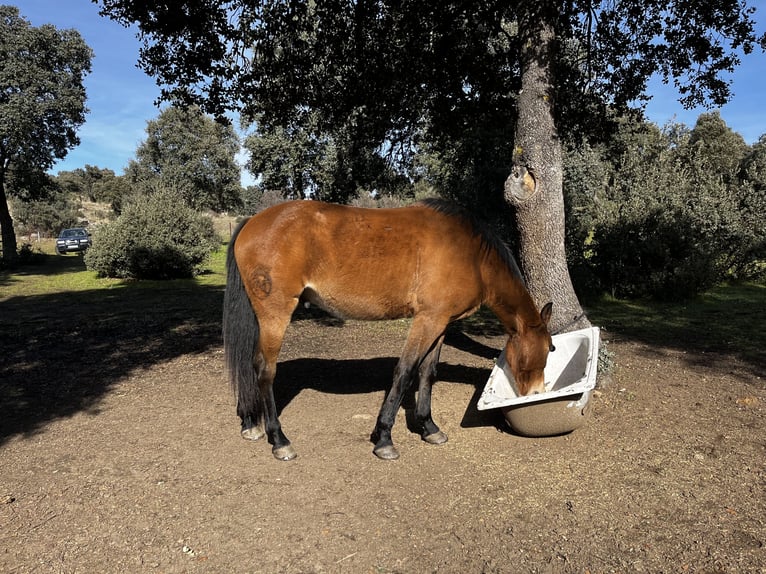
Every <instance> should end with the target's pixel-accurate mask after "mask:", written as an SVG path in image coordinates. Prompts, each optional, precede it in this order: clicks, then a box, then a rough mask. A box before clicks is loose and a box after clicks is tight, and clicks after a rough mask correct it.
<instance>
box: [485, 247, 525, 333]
mask: <svg viewBox="0 0 766 574" xmlns="http://www.w3.org/2000/svg"><path fill="white" fill-rule="evenodd" d="M482 275H483V276H484V281H485V285H484V288H485V297H484V303H485V304H486V305H487V307H489V308H490V309H491V310H492V312H493V313H494V314H495V315H496V316H497V318H498V319H499V320H500V322H501V323H502V324H503V326H504V327H505V329H506V331H508V332H509V333H513V332H515V331H517V330H518V329H519V326H520V325H519V322H520V321H521V322H523V323H524V324H533V323H535V322H536V321H537V319H538V316H537V309H536V308H535V304H534V302H533V301H532V297H531V296H530V294H529V291H527V288H526V287H525V286H524V283H523V281H522V280H521V278H520V277H519V276H517V275H516V274H515V273H514V272H512V271H511V270H509V269H508V268H507V266H506V265H504V264H500V263H499V261H494V262H493V261H492V260H489V261H488V262H487V263H486V264H485V265H484V269H483V270H482Z"/></svg>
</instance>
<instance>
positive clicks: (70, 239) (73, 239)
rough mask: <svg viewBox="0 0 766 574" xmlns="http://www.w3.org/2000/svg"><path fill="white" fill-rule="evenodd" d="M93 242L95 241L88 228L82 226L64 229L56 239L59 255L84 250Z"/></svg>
mask: <svg viewBox="0 0 766 574" xmlns="http://www.w3.org/2000/svg"><path fill="white" fill-rule="evenodd" d="M92 244H93V242H92V241H91V239H90V233H88V230H87V229H83V228H82V227H75V228H73V229H64V230H62V231H61V233H59V236H58V239H56V251H58V252H59V255H64V254H65V253H77V252H83V251H85V250H86V249H88V247H90V246H91V245H92Z"/></svg>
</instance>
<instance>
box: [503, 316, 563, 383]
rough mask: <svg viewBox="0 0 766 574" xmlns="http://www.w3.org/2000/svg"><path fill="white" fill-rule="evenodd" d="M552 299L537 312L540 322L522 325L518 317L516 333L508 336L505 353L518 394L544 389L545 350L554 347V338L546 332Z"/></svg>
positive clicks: (546, 353) (546, 352)
mask: <svg viewBox="0 0 766 574" xmlns="http://www.w3.org/2000/svg"><path fill="white" fill-rule="evenodd" d="M552 308H553V303H548V304H547V305H546V306H545V307H543V310H542V311H541V312H540V319H541V321H540V322H539V323H535V324H532V325H525V324H524V323H523V321H519V327H518V329H517V330H516V332H515V333H511V335H510V337H508V343H506V346H505V356H506V359H507V360H508V365H509V366H510V367H511V372H512V373H513V377H514V378H515V379H516V389H517V390H518V391H519V393H520V394H521V395H531V394H535V393H543V392H545V375H544V374H543V370H544V369H545V363H546V362H547V361H548V352H549V351H553V350H554V349H553V341H552V340H551V335H550V333H549V332H548V323H549V322H550V320H551V310H552Z"/></svg>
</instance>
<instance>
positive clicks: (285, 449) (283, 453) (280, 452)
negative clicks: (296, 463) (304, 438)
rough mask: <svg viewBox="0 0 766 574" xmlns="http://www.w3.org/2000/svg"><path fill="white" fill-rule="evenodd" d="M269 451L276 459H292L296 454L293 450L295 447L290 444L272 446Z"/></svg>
mask: <svg viewBox="0 0 766 574" xmlns="http://www.w3.org/2000/svg"><path fill="white" fill-rule="evenodd" d="M271 452H272V453H273V454H274V458H276V459H277V460H292V459H294V458H295V457H296V456H298V453H297V452H295V449H294V448H293V445H291V444H288V445H285V446H280V447H279V448H273V449H272V450H271Z"/></svg>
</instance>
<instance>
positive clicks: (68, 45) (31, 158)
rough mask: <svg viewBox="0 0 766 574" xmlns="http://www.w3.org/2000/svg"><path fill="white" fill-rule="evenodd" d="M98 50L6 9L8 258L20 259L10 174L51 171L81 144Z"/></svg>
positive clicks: (1, 36)
mask: <svg viewBox="0 0 766 574" xmlns="http://www.w3.org/2000/svg"><path fill="white" fill-rule="evenodd" d="M92 57H93V52H92V51H91V49H90V48H89V47H88V46H87V45H86V44H85V42H84V41H83V39H82V37H81V36H80V34H79V33H78V32H77V31H75V30H58V29H56V28H55V27H54V26H51V25H44V26H40V27H37V28H36V27H33V26H31V25H30V23H29V22H28V21H27V20H26V19H24V18H23V17H22V16H20V15H19V10H18V8H15V7H13V6H0V228H1V229H2V239H3V259H4V260H6V261H13V260H15V259H16V256H17V245H16V235H15V231H14V227H13V219H12V217H11V214H10V211H9V209H8V196H9V195H14V194H15V191H14V189H13V188H12V187H11V186H7V185H6V183H7V180H8V176H9V174H10V172H11V171H12V170H14V169H15V170H16V171H18V172H21V171H35V170H37V171H46V170H47V169H49V168H50V167H51V166H52V165H53V164H54V162H55V160H57V159H61V158H63V157H64V156H66V154H67V151H68V150H69V149H70V148H72V147H74V146H75V145H77V144H78V143H79V140H78V138H77V128H78V127H79V126H80V125H82V123H83V122H84V121H85V113H86V111H87V109H86V107H85V87H84V86H83V79H84V77H85V75H86V74H88V73H89V72H90V63H91V58H92Z"/></svg>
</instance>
